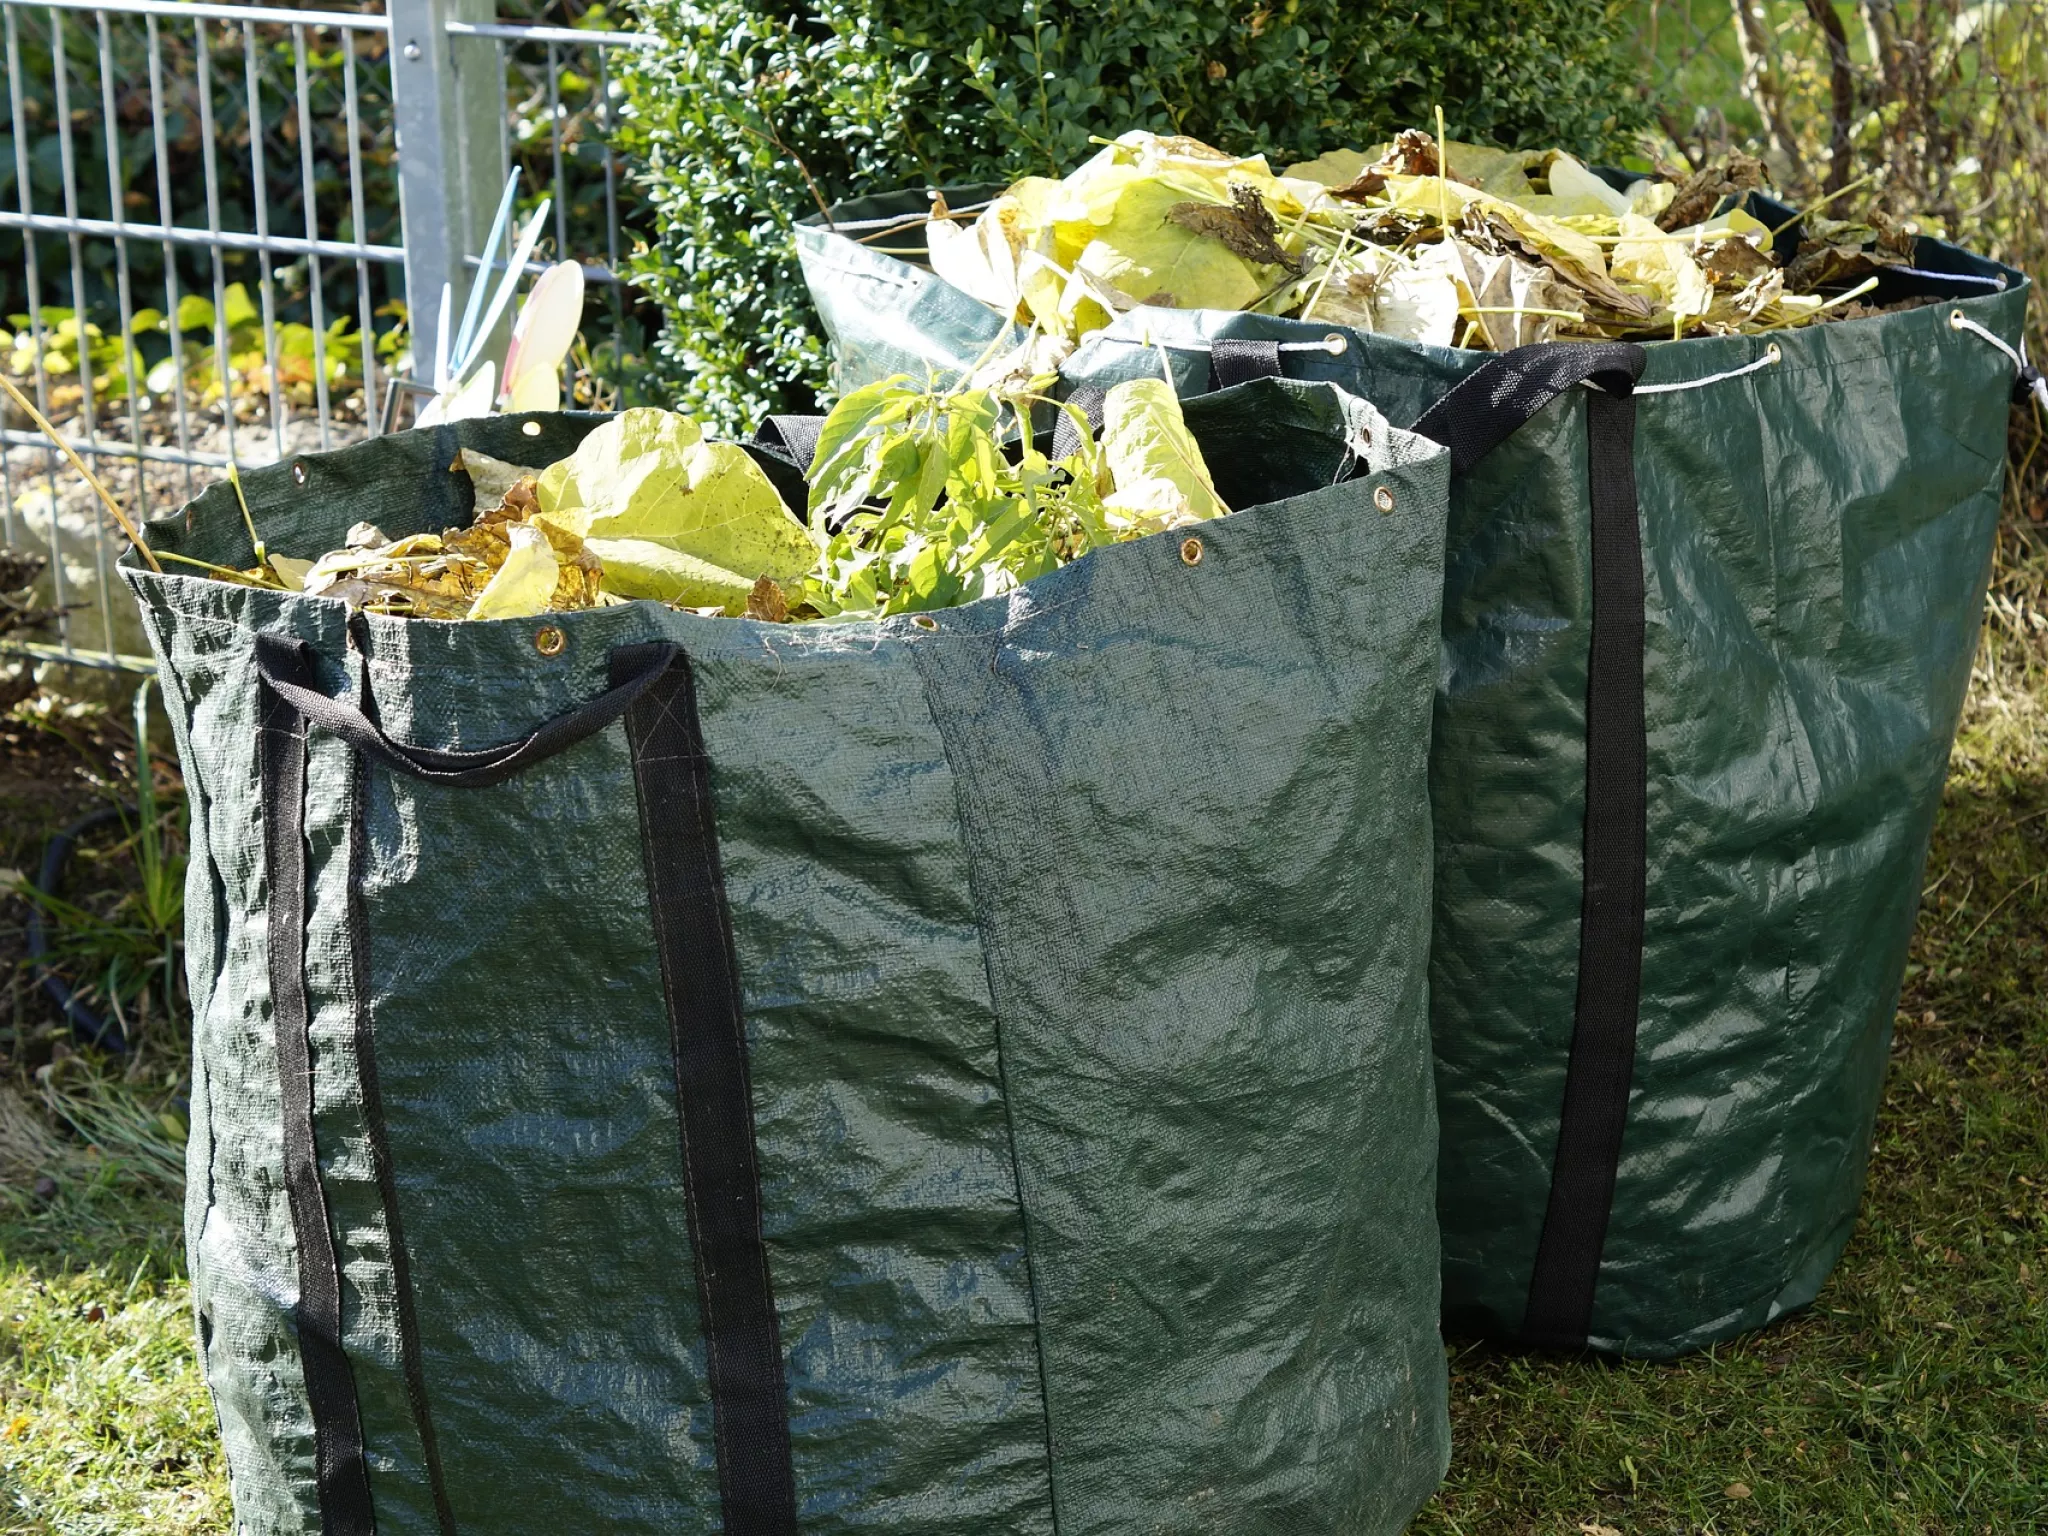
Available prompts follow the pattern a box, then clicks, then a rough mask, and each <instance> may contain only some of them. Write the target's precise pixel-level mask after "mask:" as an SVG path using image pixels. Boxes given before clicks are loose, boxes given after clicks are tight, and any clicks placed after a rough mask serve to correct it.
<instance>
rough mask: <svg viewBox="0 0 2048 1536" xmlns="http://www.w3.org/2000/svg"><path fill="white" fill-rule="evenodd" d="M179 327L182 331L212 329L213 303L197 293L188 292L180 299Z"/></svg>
mask: <svg viewBox="0 0 2048 1536" xmlns="http://www.w3.org/2000/svg"><path fill="white" fill-rule="evenodd" d="M178 329H179V330H181V331H210V330H212V329H213V304H212V302H211V301H210V300H208V299H203V298H201V297H200V296H199V295H198V294H196V293H188V294H186V295H185V296H184V297H183V298H182V299H180V300H178Z"/></svg>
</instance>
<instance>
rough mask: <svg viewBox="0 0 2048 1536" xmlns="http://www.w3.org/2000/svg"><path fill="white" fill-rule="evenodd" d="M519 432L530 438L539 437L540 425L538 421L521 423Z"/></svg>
mask: <svg viewBox="0 0 2048 1536" xmlns="http://www.w3.org/2000/svg"><path fill="white" fill-rule="evenodd" d="M519 430H520V431H521V432H523V433H525V434H526V435H527V436H528V437H539V436H540V423H539V422H537V421H527V422H521V423H520V426H519Z"/></svg>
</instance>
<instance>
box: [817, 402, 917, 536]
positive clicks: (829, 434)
mask: <svg viewBox="0 0 2048 1536" xmlns="http://www.w3.org/2000/svg"><path fill="white" fill-rule="evenodd" d="M910 394H911V389H910V378H909V375H907V374H901V373H898V374H892V375H891V376H890V377H888V378H886V379H882V380H879V381H877V382H876V383H873V384H868V385H864V386H862V387H861V388H859V389H856V390H855V391H853V393H852V394H849V395H846V396H843V397H842V398H841V399H840V401H839V403H838V404H837V405H835V406H833V407H832V410H831V413H830V414H829V415H827V416H826V418H825V425H824V426H823V427H822V428H821V429H820V430H819V432H818V447H817V451H816V452H815V453H814V454H812V456H811V464H810V474H809V479H810V483H811V500H810V511H811V512H812V513H813V514H816V513H817V512H818V511H819V509H821V508H823V507H827V506H830V505H832V504H834V503H836V502H837V501H839V500H840V499H841V497H842V493H843V492H844V490H845V489H846V486H847V485H848V484H849V483H850V482H851V481H852V480H853V479H854V478H855V477H856V476H857V475H858V474H859V471H860V467H861V463H862V453H861V448H862V443H863V440H864V439H866V438H867V437H869V436H871V435H872V433H873V432H874V430H875V428H876V427H878V426H880V425H882V424H884V423H885V422H887V421H900V420H902V419H903V416H904V414H905V413H906V412H907V411H908V409H909V406H908V403H907V397H908V396H909V395H910ZM860 499H861V498H856V499H855V503H854V504H855V505H856V506H857V505H859V502H860ZM842 515H843V514H842Z"/></svg>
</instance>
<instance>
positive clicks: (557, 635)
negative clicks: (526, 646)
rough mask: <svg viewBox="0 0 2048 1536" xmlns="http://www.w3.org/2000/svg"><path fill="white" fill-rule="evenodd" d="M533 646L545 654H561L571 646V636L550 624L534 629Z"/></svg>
mask: <svg viewBox="0 0 2048 1536" xmlns="http://www.w3.org/2000/svg"><path fill="white" fill-rule="evenodd" d="M533 648H534V649H535V650H536V651H539V652H540V653H541V655H543V656H559V655H561V654H562V652H564V651H566V650H567V649H568V648H569V637H568V636H567V635H565V634H563V633H562V632H561V630H559V629H557V628H556V627H555V626H554V625H552V624H549V625H547V626H545V627H544V628H541V629H537V630H535V631H534V633H533Z"/></svg>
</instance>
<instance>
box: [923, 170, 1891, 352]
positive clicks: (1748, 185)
mask: <svg viewBox="0 0 2048 1536" xmlns="http://www.w3.org/2000/svg"><path fill="white" fill-rule="evenodd" d="M1765 186H1766V184H1765V178H1764V168H1763V164H1762V162H1761V161H1758V160H1755V159H1752V158H1749V157H1747V156H1743V155H1734V156H1731V157H1730V158H1729V159H1727V160H1726V161H1724V162H1721V163H1719V164H1715V165H1711V166H1708V167H1706V168H1704V169H1702V170H1700V171H1698V172H1696V173H1693V174H1691V175H1688V176H1676V175H1652V176H1648V177H1644V178H1642V179H1639V180H1637V181H1635V182H1633V183H1632V184H1630V185H1629V186H1628V188H1627V189H1626V190H1621V189H1618V188H1616V187H1614V186H1612V185H1610V184H1609V183H1608V182H1607V181H1606V180H1604V179H1603V178H1601V177H1600V176H1598V175H1596V174H1595V173H1594V172H1593V171H1591V170H1590V169H1588V168H1587V167H1586V166H1585V165H1583V164H1581V163H1580V162H1579V161H1578V160H1575V159H1574V158H1572V156H1570V155H1568V154H1565V153H1564V152H1562V151H1561V150H1548V151H1516V150H1502V149H1490V148H1486V147H1484V146H1480V145H1473V144H1461V143H1457V142H1455V141H1450V140H1446V139H1443V138H1441V137H1432V136H1431V135H1429V134H1427V133H1424V132H1421V131H1419V130H1409V131H1407V132H1404V133H1401V134H1400V135H1398V136H1397V137H1396V138H1395V139H1394V140H1393V142H1392V143H1390V144H1385V145H1382V146H1379V147H1378V148H1375V149H1371V150H1333V151H1331V152H1330V153H1328V154H1324V155H1321V156H1319V157H1318V158H1316V159H1314V160H1311V161H1307V162H1305V163H1303V164H1299V165H1294V166H1289V167H1288V168H1287V169H1286V170H1284V171H1282V172H1281V173H1279V174H1278V175H1276V174H1274V172H1273V171H1272V170H1271V168H1270V167H1269V166H1268V165H1267V162H1266V160H1265V157H1264V156H1261V155H1250V156H1233V155H1229V154H1226V153H1224V152H1223V151H1221V150H1217V149H1213V148H1211V147H1210V146H1208V145H1206V144H1203V143H1200V142H1198V141H1196V140H1194V139H1189V138H1171V137H1161V136H1159V135H1155V134H1151V133H1145V132H1133V133H1127V134H1125V135H1123V137H1121V138H1120V139H1117V140H1116V141H1115V142H1114V143H1110V144H1107V145H1105V146H1104V147H1103V149H1102V151H1101V152H1100V153H1099V154H1097V155H1096V156H1095V157H1094V158H1093V159H1091V160H1089V161H1088V162H1087V163H1086V164H1085V165H1083V166H1081V167H1080V169H1078V170H1076V171H1074V172H1072V173H1071V174H1069V175H1068V176H1066V177H1065V178H1064V179H1061V180H1057V181H1055V180H1052V179H1050V178H1047V177H1026V178H1025V179H1024V180H1022V181H1019V182H1017V183H1015V184H1014V185H1013V186H1011V187H1010V188H1009V189H1008V190H1007V191H1006V192H1005V193H1003V194H1002V195H1001V196H1000V197H997V198H995V199H994V200H993V201H992V202H990V203H989V204H988V205H987V206H986V207H984V208H982V209H981V210H980V212H979V214H978V216H977V217H975V218H974V220H973V221H972V222H971V223H961V222H959V221H958V220H957V219H956V218H955V217H954V215H953V213H952V210H950V209H949V208H947V207H946V205H945V202H944V200H943V199H938V200H937V201H936V203H935V206H934V209H933V213H932V217H931V220H930V221H929V223H928V225H927V228H926V235H927V245H928V249H929V252H930V260H931V265H932V269H933V270H934V271H935V272H936V273H938V275H939V276H941V277H943V278H945V279H946V280H947V281H948V282H950V283H952V284H953V285H954V286H956V287H958V288H961V289H964V290H965V291H966V292H968V293H970V294H972V295H973V296H974V297H975V298H977V299H980V300H981V301H982V302H983V303H985V304H988V305H989V306H991V307H992V308H994V309H996V310H998V311H1000V312H1002V313H1003V314H1004V315H1006V316H1009V317H1011V318H1012V319H1014V320H1016V321H1017V322H1018V323H1019V324H1021V325H1025V326H1028V327H1030V328H1031V329H1032V330H1033V331H1034V332H1035V333H1036V334H1038V335H1043V336H1046V337H1051V338H1057V339H1059V340H1061V341H1063V342H1071V341H1075V340H1078V339H1079V338H1080V337H1083V336H1085V335H1087V334H1089V333H1090V332H1092V331H1095V330H1099V329H1100V328H1102V327H1103V326H1105V325H1107V324H1108V323H1109V322H1110V320H1111V318H1112V317H1113V316H1115V315H1118V314H1121V313H1125V312H1128V311H1130V310H1133V309H1137V308H1139V307H1141V306H1145V305H1155V306H1163V307H1166V308H1178V309H1224V310H1250V311H1254V312H1257V313H1261V314H1270V315H1283V316H1295V317H1299V318H1301V319H1304V320H1312V321H1326V322H1329V323H1332V324H1337V325H1345V326H1351V327H1354V328H1356V329H1359V330H1365V331H1376V332H1380V333H1383V334H1386V335H1392V336H1399V337H1402V338H1404V339H1406V340H1409V341H1417V342H1425V343H1428V344H1431V345H1435V346H1444V347H1451V346H1458V347H1475V348H1485V349H1490V350H1495V351H1502V350H1506V349H1507V348H1509V347H1514V346H1521V345H1526V344H1528V343H1531V342H1538V341H1550V340H1569V339H1578V340H1592V339H1601V338H1608V339H1612V338H1623V337H1632V338H1643V339H1648V338H1658V337H1671V338H1677V337H1683V336H1696V335H1731V334H1736V333H1751V332H1758V331H1772V330H1780V329H1784V328H1786V327H1790V326H1798V325H1805V324H1808V323H1811V322H1813V321H1816V320H1825V319H1831V318H1836V317H1839V316H1841V315H1843V314H1845V313H1850V314H1853V313H1868V311H1867V310H1864V309H1861V308H1860V307H1856V308H1851V307H1850V306H1852V305H1853V304H1854V301H1855V300H1856V299H1858V298H1860V297H1861V296H1862V295H1863V294H1865V293H1867V292H1868V291H1869V289H1870V288H1871V287H1873V286H1875V282H1876V278H1875V274H1876V273H1877V271H1878V270H1879V269H1880V268H1882V267H1885V266H1888V265H1896V264H1901V263H1906V262H1909V261H1910V260H1911V257H1912V251H1913V242H1914V237H1915V234H1916V231H1915V230H1914V229H1913V228H1912V227H1911V226H1910V225H1904V224H1898V223H1894V222H1890V221H1888V220H1886V219H1884V218H1883V216H1882V215H1879V214H1872V215H1871V219H1870V222H1869V223H1866V224H1856V223H1848V222H1843V221H1835V220H1829V219H1826V218H1823V217H1820V216H1819V214H1818V212H1817V211H1812V210H1810V211H1809V212H1808V213H1807V215H1806V216H1804V218H1803V219H1802V220H1801V221H1800V222H1801V223H1802V225H1803V234H1804V240H1803V241H1802V243H1801V245H1800V247H1799V250H1798V251H1797V252H1796V253H1794V252H1792V251H1791V250H1789V249H1788V248H1787V247H1788V246H1789V245H1790V243H1791V242H1790V240H1789V239H1787V238H1785V237H1786V233H1787V227H1786V226H1784V225H1781V226H1779V227H1778V228H1772V227H1771V226H1770V225H1768V224H1766V223H1765V222H1764V221H1763V220H1761V219H1758V218H1756V217H1753V216H1752V215H1751V214H1750V213H1748V212H1745V211H1744V209H1743V207H1742V204H1743V203H1744V201H1745V200H1746V199H1747V195H1748V194H1749V193H1752V192H1757V191H1762V190H1765Z"/></svg>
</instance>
